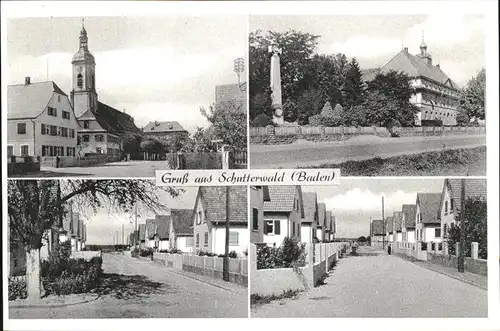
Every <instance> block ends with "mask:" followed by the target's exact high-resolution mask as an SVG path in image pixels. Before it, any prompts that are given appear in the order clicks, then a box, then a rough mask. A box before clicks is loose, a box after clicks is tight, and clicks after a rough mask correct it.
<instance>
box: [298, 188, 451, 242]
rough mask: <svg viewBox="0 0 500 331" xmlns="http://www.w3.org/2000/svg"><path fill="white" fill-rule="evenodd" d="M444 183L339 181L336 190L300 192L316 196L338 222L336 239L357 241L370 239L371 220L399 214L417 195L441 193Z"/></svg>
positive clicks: (304, 190)
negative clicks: (368, 237) (364, 238)
mask: <svg viewBox="0 0 500 331" xmlns="http://www.w3.org/2000/svg"><path fill="white" fill-rule="evenodd" d="M443 183H444V179H442V178H441V179H439V178H435V179H434V178H430V179H428V178H419V179H401V178H384V179H374V178H342V180H341V182H340V185H339V186H302V191H303V192H316V193H317V194H318V202H324V203H325V204H326V208H327V210H332V211H333V214H332V215H334V216H335V219H336V221H337V234H336V237H338V238H342V237H348V238H354V237H355V238H357V237H360V236H365V237H366V236H369V235H370V218H372V219H382V196H384V216H385V217H387V216H392V213H393V211H401V206H402V205H403V204H415V201H416V199H417V193H418V192H421V193H441V192H442V189H443Z"/></svg>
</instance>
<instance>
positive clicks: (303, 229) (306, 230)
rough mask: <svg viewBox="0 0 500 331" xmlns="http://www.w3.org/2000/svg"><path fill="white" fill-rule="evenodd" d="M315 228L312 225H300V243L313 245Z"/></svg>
mask: <svg viewBox="0 0 500 331" xmlns="http://www.w3.org/2000/svg"><path fill="white" fill-rule="evenodd" d="M312 231H313V228H312V227H311V224H310V223H303V224H301V225H300V241H302V242H304V243H312V237H313V233H312Z"/></svg>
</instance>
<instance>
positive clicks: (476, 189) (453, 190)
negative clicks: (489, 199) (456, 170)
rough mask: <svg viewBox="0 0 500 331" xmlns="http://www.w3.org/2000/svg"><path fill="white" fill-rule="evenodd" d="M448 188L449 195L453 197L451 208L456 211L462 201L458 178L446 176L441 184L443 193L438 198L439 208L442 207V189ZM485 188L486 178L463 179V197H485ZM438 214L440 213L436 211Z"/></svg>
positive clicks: (460, 184)
mask: <svg viewBox="0 0 500 331" xmlns="http://www.w3.org/2000/svg"><path fill="white" fill-rule="evenodd" d="M445 189H448V191H449V192H450V197H451V198H452V199H453V209H454V210H456V211H459V210H460V206H461V203H462V183H461V179H460V178H446V179H445V180H444V185H443V193H442V194H441V199H440V203H439V206H440V209H441V208H442V207H443V203H444V202H443V198H444V190H445ZM486 194H487V189H486V179H475V178H466V179H465V199H466V200H467V199H469V198H473V197H477V198H481V199H486ZM438 216H439V217H440V216H441V213H439V211H438Z"/></svg>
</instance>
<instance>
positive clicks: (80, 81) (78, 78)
mask: <svg viewBox="0 0 500 331" xmlns="http://www.w3.org/2000/svg"><path fill="white" fill-rule="evenodd" d="M76 85H77V86H78V87H79V88H82V87H83V76H82V74H78V76H76Z"/></svg>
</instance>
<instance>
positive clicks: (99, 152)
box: [95, 147, 104, 154]
mask: <svg viewBox="0 0 500 331" xmlns="http://www.w3.org/2000/svg"><path fill="white" fill-rule="evenodd" d="M95 152H96V153H97V154H104V152H103V151H102V148H101V147H96V148H95Z"/></svg>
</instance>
